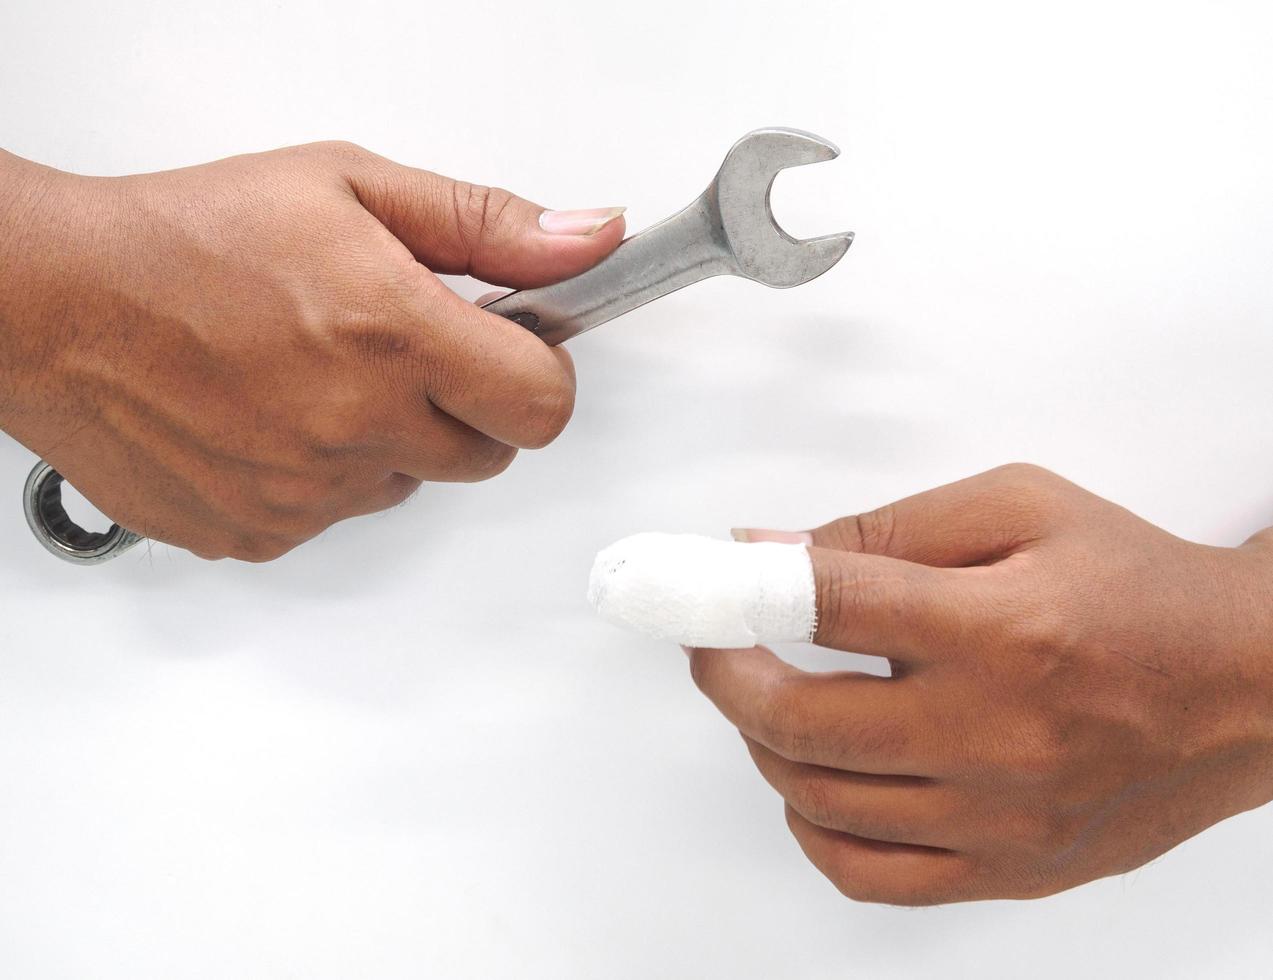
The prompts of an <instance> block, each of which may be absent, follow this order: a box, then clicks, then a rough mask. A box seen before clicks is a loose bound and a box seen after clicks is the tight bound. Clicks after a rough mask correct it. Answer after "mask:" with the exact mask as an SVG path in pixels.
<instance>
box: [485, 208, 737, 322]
mask: <svg viewBox="0 0 1273 980" xmlns="http://www.w3.org/2000/svg"><path fill="white" fill-rule="evenodd" d="M710 194H711V191H708V192H706V193H704V194H703V195H702V196H700V197H699V198H698V200H696V201H695V202H694V203H693V204H691V205H690V206H689V207H687V208H686V209H685V210H684V211H681V212H680V213H679V214H675V215H673V216H672V217H670V218H668V219H667V220H666V221H662V222H660V223H659V224H657V225H654V226H652V227H650V228H647V229H646V230H645V231H642V232H640V233H638V234H636V235H633V236H632V237H631V238H629V239H628V240H627V241H625V242H624V243H623V244H621V245H620V246H619V247H618V248H617V249H615V250H614V252H612V253H611V254H610V255H609V256H607V257H606V258H605V259H604V260H602V261H601V262H599V263H598V264H597V265H595V266H593V267H592V268H591V269H589V270H588V271H587V272H584V273H583V274H581V275H578V276H575V277H574V278H573V279H567V280H565V281H564V282H559V283H556V284H555V285H552V286H544V287H542V288H539V289H523V290H520V291H519V292H516V293H510V294H509V295H508V296H503V297H501V298H499V299H497V300H495V301H494V302H492V303H489V304H487V306H486V309H488V310H490V311H491V312H492V313H498V314H499V315H500V316H503V317H507V318H508V319H510V320H513V321H514V322H516V323H520V324H521V325H522V326H524V327H526V328H527V329H528V330H530V331H532V332H533V333H535V334H536V335H537V336H538V337H540V338H541V339H542V340H543V341H544V343H546V344H549V345H550V346H555V345H556V344H560V343H561V342H562V341H565V340H569V339H570V338H571V337H576V336H578V335H579V334H581V333H583V332H584V331H585V330H591V329H592V328H593V327H596V326H600V325H601V324H603V323H605V322H606V321H608V320H613V319H614V318H615V317H617V316H621V315H622V314H624V313H627V312H629V311H631V310H635V309H636V308H637V307H638V306H644V305H645V304H646V303H649V302H650V301H651V300H656V299H658V298H659V297H660V296H666V295H667V294H668V293H671V292H674V291H675V290H678V289H683V288H684V287H686V286H690V285H693V284H694V283H696V282H699V281H700V280H703V279H708V278H710V277H712V276H720V275H727V274H729V273H731V272H733V271H734V266H733V261H732V257H731V255H730V252H729V247H728V244H727V242H726V241H725V234H724V231H723V229H722V228H721V227H720V222H719V218H718V215H719V212H718V211H717V210H716V208H715V207H713V206H712V201H711V200H710Z"/></svg>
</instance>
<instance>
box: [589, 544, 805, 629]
mask: <svg viewBox="0 0 1273 980" xmlns="http://www.w3.org/2000/svg"><path fill="white" fill-rule="evenodd" d="M588 601H589V602H590V603H592V607H593V608H594V609H595V610H596V611H597V612H598V613H600V614H601V616H602V617H603V618H605V619H608V620H609V621H610V622H612V623H618V624H619V625H621V626H628V627H631V628H632V629H635V630H639V631H640V632H642V633H648V634H649V635H650V636H654V637H657V638H659V639H661V640H675V641H676V642H677V643H682V644H684V645H686V646H695V647H715V648H726V647H751V646H755V645H756V644H757V643H782V642H790V641H807V640H811V639H812V638H813V633H814V629H815V628H816V626H817V615H818V614H817V604H816V599H815V591H814V584H813V562H812V561H811V560H810V559H809V551H808V549H807V548H806V547H805V546H804V545H802V544H775V543H773V542H758V543H756V544H741V543H738V542H735V541H719V540H717V539H715V538H705V537H701V536H699V535H697V534H634V535H632V537H630V538H624V539H623V540H622V541H616V542H615V543H614V544H612V545H610V547H608V548H606V549H605V550H604V551H602V552H601V553H600V554H598V555H597V560H596V562H594V563H593V566H592V576H591V577H590V579H589V581H588Z"/></svg>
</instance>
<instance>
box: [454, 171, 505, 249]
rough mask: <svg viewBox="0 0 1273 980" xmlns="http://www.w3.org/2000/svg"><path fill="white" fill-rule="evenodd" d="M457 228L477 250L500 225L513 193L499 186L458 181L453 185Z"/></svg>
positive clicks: (469, 244) (470, 246) (470, 245)
mask: <svg viewBox="0 0 1273 980" xmlns="http://www.w3.org/2000/svg"><path fill="white" fill-rule="evenodd" d="M452 195H453V205H454V208H455V218H456V227H457V228H458V229H459V230H460V234H461V235H462V236H463V238H464V239H465V241H466V243H467V244H468V246H469V248H470V249H476V248H477V247H478V246H479V245H481V243H482V242H483V241H485V240H487V239H488V238H489V237H490V236H491V235H492V234H493V233H494V231H495V229H496V228H498V227H499V224H500V221H501V218H502V216H503V214H504V210H505V209H506V208H507V207H508V205H509V204H510V203H511V202H512V200H513V195H512V194H510V193H509V192H508V191H506V190H504V189H503V188H500V187H487V186H486V185H484V184H470V183H468V182H466V181H456V182H455V183H454V184H453V185H452Z"/></svg>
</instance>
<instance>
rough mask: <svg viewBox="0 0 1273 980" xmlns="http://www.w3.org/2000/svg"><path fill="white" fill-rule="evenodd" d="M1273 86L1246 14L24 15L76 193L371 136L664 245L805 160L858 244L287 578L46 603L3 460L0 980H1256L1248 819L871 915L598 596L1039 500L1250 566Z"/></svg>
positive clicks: (27, 86) (761, 8)
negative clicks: (767, 163) (937, 500)
mask: <svg viewBox="0 0 1273 980" xmlns="http://www.w3.org/2000/svg"><path fill="white" fill-rule="evenodd" d="M1270 51H1273V14H1270V12H1269V7H1268V4H1267V3H1264V2H1250V3H1238V2H1221V3H1215V2H1209V3H1204V2H1197V3H1188V4H1180V3H1170V2H1154V3H1149V2H1146V3H1129V2H1110V0H1103V2H1085V0H1083V2H1073V0H1072V2H1066V3H1020V2H1004V3H988V2H979V0H974V2H961V3H947V2H928V3H919V2H888V3H885V2H883V0H880V2H875V3H864V2H846V0H828V2H823V3H798V2H787V3H773V2H772V0H764V2H750V0H749V2H739V0H735V2H733V3H729V4H725V3H719V4H718V3H706V2H699V3H696V2H690V0H677V2H662V0H648V2H645V3H639V4H638V3H617V2H598V0H578V2H575V3H569V4H562V5H558V6H556V7H554V6H550V5H542V4H538V5H537V4H532V3H527V2H511V0H509V2H497V0H484V2H483V0H455V2H452V3H438V2H418V0H361V2H356V3H355V2H346V3H340V4H337V3H312V4H304V3H301V2H297V0H283V2H274V3H269V4H255V3H243V2H215V0H207V2H204V3H200V4H191V3H180V2H173V0H118V2H114V3H96V2H89V0H81V2H64V3H58V2H54V0H0V145H3V146H6V147H7V148H8V149H10V150H12V151H14V152H16V153H19V154H22V155H25V156H27V157H31V158H34V159H37V160H40V161H43V162H45V163H48V164H52V165H54V166H58V167H62V168H65V169H70V170H77V171H81V172H86V173H99V174H115V173H128V172H135V171H139V170H154V169H163V168H166V167H172V166H178V165H183V164H190V163H197V162H200V161H203V160H206V159H211V158H215V157H219V156H224V155H228V154H232V153H236V152H241V151H246V150H255V149H265V148H269V147H273V146H278V145H283V144H288V143H296V142H303V141H308V140H314V139H321V138H345V139H350V140H354V141H357V142H360V143H362V144H364V145H366V146H368V147H371V148H373V149H375V150H377V151H379V152H381V153H384V154H386V155H389V156H392V157H395V158H397V159H399V160H402V161H404V162H409V163H412V164H415V165H420V166H426V167H430V168H432V169H436V170H440V171H442V172H444V173H450V174H453V175H456V176H463V177H466V178H468V179H472V180H479V181H484V182H491V183H498V184H501V185H504V186H507V187H510V188H512V189H515V190H516V191H518V192H519V193H522V194H524V195H525V196H528V197H531V198H533V199H535V200H538V201H540V202H541V203H543V204H545V205H549V206H554V207H596V206H607V205H612V204H626V205H628V206H629V207H630V208H631V210H630V213H629V217H630V227H632V228H633V229H636V228H639V227H642V226H644V225H646V224H649V223H651V222H653V221H655V220H657V219H659V218H662V217H664V216H665V215H666V214H668V213H670V212H672V211H673V210H676V209H678V208H680V207H681V206H682V205H684V204H686V203H687V202H688V201H689V200H690V199H691V198H692V197H693V196H694V195H695V194H697V193H698V192H699V191H700V190H701V189H702V187H703V185H704V184H705V183H706V181H707V180H708V179H709V178H710V177H711V175H712V174H713V173H714V172H715V169H716V167H717V165H718V164H719V162H720V159H721V157H722V155H723V154H724V151H725V150H726V148H727V147H728V146H729V144H730V143H731V142H732V141H733V140H734V139H735V138H736V137H737V136H739V135H741V134H742V133H743V132H745V131H747V130H749V129H752V128H755V127H757V126H762V125H772V124H781V125H793V126H798V127H802V128H805V129H810V130H813V131H815V132H818V133H821V134H823V135H826V136H828V137H830V138H831V139H833V140H836V141H838V142H839V143H840V144H841V145H842V147H843V148H844V150H845V154H844V156H843V158H842V159H840V160H839V161H836V162H835V163H831V164H824V165H820V166H818V167H810V168H807V169H806V170H804V171H801V172H793V173H791V174H788V175H786V176H784V177H783V178H782V179H781V180H780V181H779V184H778V187H777V189H776V192H775V207H776V209H777V210H778V212H779V216H780V217H781V218H782V219H783V220H784V222H785V223H786V224H787V226H788V228H789V229H790V230H791V231H792V232H793V233H796V234H801V235H811V234H817V233H822V232H831V231H838V230H842V229H844V228H853V229H855V230H856V231H857V233H858V240H857V243H856V244H855V245H854V247H853V249H852V250H851V251H850V253H849V255H848V257H847V258H846V259H845V260H844V262H843V263H842V264H841V265H840V266H839V267H838V268H836V269H835V270H834V271H833V272H832V273H830V274H829V275H827V276H825V277H824V278H822V279H820V280H818V281H817V282H815V283H813V284H812V285H809V286H806V287H804V288H801V289H797V290H794V291H791V292H778V291H769V290H765V289H764V288H762V287H760V286H757V285H754V284H751V283H746V282H742V281H739V280H728V281H726V280H718V281H714V282H711V283H707V284H704V285H702V286H699V287H696V288H694V289H692V290H690V291H687V292H684V293H681V294H679V295H677V296H675V297H673V298H671V299H667V300H664V301H662V302H660V303H658V304H656V305H654V306H652V307H647V308H646V309H644V310H642V311H640V312H638V313H636V314H633V315H632V316H629V317H627V318H625V319H623V320H620V321H618V322H616V323H613V324H610V325H608V326H606V327H604V328H603V329H601V330H599V331H597V332H596V333H594V334H590V335H588V336H587V337H584V338H581V339H580V340H578V341H576V342H575V343H574V344H573V345H572V350H573V351H574V353H575V355H576V358H577V361H578V366H579V379H580V392H579V403H578V409H577V414H576V419H575V422H574V424H573V425H572V427H571V428H570V429H569V430H568V431H567V433H566V434H565V435H564V436H563V437H562V438H561V439H560V441H559V442H558V443H557V444H556V445H554V446H552V447H550V448H549V449H548V450H545V451H543V452H539V453H531V454H525V455H524V456H523V458H521V459H520V460H519V461H518V463H517V464H516V465H515V466H514V467H513V468H512V469H511V470H510V471H509V472H508V473H507V474H505V475H504V476H502V477H501V478H500V479H498V480H496V481H494V482H492V483H489V484H485V485H481V486H476V487H449V486H437V487H427V488H425V490H424V491H423V492H422V493H421V494H420V495H419V496H418V497H417V498H416V499H414V500H413V501H412V502H411V503H409V504H408V505H407V506H405V507H403V508H400V509H398V510H396V511H394V512H392V513H389V514H386V515H381V516H377V517H372V518H367V519H362V520H358V521H355V522H351V523H349V524H344V525H341V526H338V527H336V528H333V529H332V530H331V531H329V532H328V533H327V534H325V535H324V536H323V537H321V538H320V539H318V540H317V541H315V542H313V543H311V544H309V545H307V546H305V547H303V548H301V549H300V550H299V551H297V552H294V553H293V554H292V555H290V556H288V557H286V558H285V559H283V560H281V561H279V562H276V563H274V564H271V565H266V566H259V567H258V566H244V565H237V564H233V563H227V562H223V563H219V564H212V565H205V564H202V563H200V562H199V561H197V560H195V559H193V558H192V557H190V556H188V555H186V554H183V553H179V552H175V551H173V550H171V549H169V548H166V547H161V546H155V547H154V548H153V549H147V548H144V547H143V548H139V549H137V550H136V551H134V552H133V553H131V554H129V555H128V556H126V557H125V558H123V559H121V560H120V561H118V562H117V563H115V564H113V565H110V566H105V567H101V568H98V569H77V568H72V567H69V566H64V565H62V564H60V563H58V562H56V561H55V560H54V559H52V558H50V557H48V556H47V555H45V553H44V552H43V551H41V550H40V549H39V548H38V546H37V545H36V544H35V542H34V541H33V540H32V539H31V538H30V537H29V535H28V533H27V529H26V527H25V525H24V523H23V521H22V515H21V512H20V509H19V505H18V504H19V501H18V496H19V489H20V485H21V482H22V479H23V477H24V476H25V473H26V471H27V469H28V468H29V466H30V465H31V463H32V461H33V460H32V457H31V456H30V454H29V453H27V452H26V451H25V450H23V449H22V448H21V447H19V446H17V445H15V444H13V443H12V442H8V441H6V442H3V443H0V488H2V487H8V488H9V489H8V490H7V491H4V493H3V494H0V497H2V498H3V499H7V500H8V501H9V505H8V506H6V507H3V508H0V584H2V585H3V597H2V599H0V603H2V606H0V974H3V975H4V976H6V977H15V978H52V977H67V978H71V977H75V978H80V977H88V976H92V977H121V978H125V977H126V978H149V977H163V978H170V977H183V978H185V977H200V978H202V977H207V978H226V977H320V978H327V977H331V978H336V977H342V978H343V977H377V978H379V977H384V978H399V977H426V976H427V977H494V976H517V977H616V978H627V977H632V978H638V977H640V978H645V977H655V976H686V977H690V976H697V977H731V978H732V977H738V978H753V977H754V978H775V977H783V978H787V977H790V978H818V977H837V978H839V977H846V976H858V977H868V978H893V977H925V976H953V977H959V976H969V977H974V976H975V977H986V976H991V977H1019V976H1026V975H1033V976H1046V977H1052V976H1055V977H1069V976H1072V975H1076V974H1079V975H1088V976H1129V975H1144V976H1157V977H1199V976H1208V977H1256V976H1268V973H1269V969H1270V966H1269V960H1270V957H1271V956H1273V925H1271V923H1273V809H1269V808H1266V809H1265V810H1263V811H1258V812H1256V813H1253V814H1248V815H1245V816H1242V817H1238V818H1235V819H1233V820H1230V821H1228V822H1226V823H1224V824H1222V825H1221V826H1218V827H1216V828H1214V829H1213V830H1211V831H1209V832H1207V833H1205V834H1203V835H1202V836H1201V837H1199V838H1197V839H1195V840H1193V841H1190V842H1188V843H1187V844H1185V845H1184V846H1182V847H1180V848H1178V849H1177V850H1175V851H1174V852H1172V853H1170V854H1168V855H1167V856H1166V857H1164V858H1162V859H1160V860H1159V861H1158V862H1156V863H1154V864H1153V865H1152V866H1150V867H1148V868H1145V869H1143V870H1141V871H1139V872H1137V873H1135V874H1132V875H1129V876H1126V877H1123V878H1118V879H1113V880H1107V881H1103V882H1099V883H1096V884H1093V885H1090V886H1087V887H1085V888H1082V889H1079V890H1077V891H1074V892H1071V893H1069V894H1066V895H1062V896H1059V897H1056V898H1053V899H1049V900H1045V901H1039V902H1033V903H1025V904H1017V903H989V904H979V905H970V906H954V907H948V908H939V909H931V910H920V911H905V910H899V909H890V908H880V907H868V906H860V905H854V904H851V903H849V902H848V901H846V900H844V899H842V898H841V897H840V896H839V895H838V894H837V893H836V891H835V890H834V889H833V888H832V887H831V886H830V885H829V884H828V883H827V882H826V881H824V880H823V879H822V878H821V877H820V876H819V874H818V873H817V872H816V871H815V870H814V869H813V868H812V867H811V866H809V865H808V864H807V863H806V862H805V860H804V859H803V857H802V856H801V855H800V853H799V851H798V849H797V847H796V845H795V843H794V841H793V840H791V839H790V837H789V836H788V833H787V830H786V828H785V826H784V824H783V820H782V813H781V807H780V805H779V801H778V800H777V798H776V797H775V796H774V795H773V794H772V793H771V791H770V790H769V789H768V788H767V787H766V786H765V785H764V784H763V783H762V781H761V779H760V777H759V776H758V775H757V774H756V773H755V771H754V770H753V769H752V767H751V765H750V763H749V761H748V759H747V757H746V753H745V752H744V750H743V747H742V745H741V743H740V742H739V740H738V738H737V735H736V734H735V733H734V732H732V731H731V730H730V729H729V727H728V726H727V725H726V724H725V723H724V722H723V721H722V720H721V719H720V717H719V716H718V715H717V714H716V713H715V711H714V710H713V709H712V708H711V706H710V705H709V704H708V703H707V702H706V701H705V700H703V699H702V698H701V697H700V696H699V695H698V693H697V692H696V691H695V690H694V689H693V687H692V685H691V683H690V681H689V678H688V676H687V671H686V664H685V660H684V657H683V656H682V654H681V653H680V651H679V650H677V649H676V648H674V647H665V646H663V645H660V644H657V643H653V642H649V641H646V640H643V639H641V638H637V637H633V636H629V635H626V634H624V633H622V632H620V631H618V630H617V629H614V628H612V627H609V626H607V625H605V624H603V623H601V622H599V621H597V620H595V619H594V618H593V616H592V615H591V613H590V612H589V610H588V609H587V608H586V605H585V603H584V600H583V591H584V585H585V580H586V577H587V571H588V567H589V565H590V563H591V559H592V555H593V553H594V552H595V551H596V550H597V549H598V548H599V547H601V546H603V545H605V544H607V543H609V542H610V541H611V540H613V539H614V538H616V537H619V536H621V535H623V534H626V533H630V532H634V531H639V530H654V529H660V530H693V531H699V532H704V533H714V534H724V533H725V532H726V529H727V528H728V527H730V526H731V525H737V524H753V525H760V526H778V527H784V526H795V527H802V526H806V525H808V524H811V523H815V522H820V521H822V520H825V519H827V518H830V517H832V516H835V515H837V514H841V513H849V512H853V511H856V510H861V509H865V508H870V507H873V506H876V505H878V504H881V503H883V502H885V501H887V500H890V499H893V498H896V497H898V496H901V495H904V494H907V493H910V492H913V491H916V490H920V489H923V488H926V487H929V486H933V485H936V484H938V483H941V482H945V481H947V480H950V479H953V478H957V477H960V476H964V475H967V474H971V473H974V472H977V471H979V470H982V469H985V468H988V467H991V466H993V465H996V464H999V463H1003V462H1007V461H1010V460H1014V459H1022V460H1030V461H1034V462H1038V463H1041V464H1044V465H1047V466H1050V467H1052V468H1054V469H1057V470H1059V471H1060V472H1062V473H1064V474H1066V475H1068V476H1069V477H1071V478H1072V479H1075V480H1077V481H1079V482H1080V483H1083V484H1084V485H1086V486H1088V487H1090V488H1091V489H1093V490H1095V491H1097V492H1099V493H1102V494H1104V495H1106V496H1109V497H1111V498H1113V499H1115V500H1117V501H1119V502H1121V503H1123V504H1125V505H1127V506H1129V507H1131V508H1132V509H1134V510H1136V511H1138V512H1139V513H1141V514H1143V515H1145V516H1146V517H1148V518H1150V519H1152V520H1154V521H1156V522H1158V523H1160V524H1162V525H1164V526H1165V527H1167V528H1169V529H1170V530H1172V531H1174V532H1176V533H1178V534H1181V535H1184V536H1187V537H1192V538H1195V539H1198V540H1202V541H1207V542H1212V543H1217V544H1219V543H1236V542H1238V541H1240V540H1241V539H1242V538H1243V537H1245V536H1246V535H1247V534H1248V533H1250V532H1252V531H1254V530H1256V529H1257V528H1259V527H1261V526H1263V525H1266V524H1269V523H1273V390H1270V389H1271V388H1273V385H1271V384H1270V378H1271V377H1273V246H1271V245H1270V242H1273V180H1271V179H1270V176H1271V175H1273V57H1270ZM0 274H2V272H0ZM459 288H462V289H464V290H466V294H467V295H476V294H477V292H478V291H479V288H478V287H476V286H475V285H473V284H466V285H460V286H459ZM1215 639H1216V641H1217V642H1223V637H1217V638H1215ZM831 659H832V658H823V659H822V660H821V661H820V662H823V663H825V662H829V661H830V660H831ZM837 662H839V661H837Z"/></svg>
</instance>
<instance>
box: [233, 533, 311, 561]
mask: <svg viewBox="0 0 1273 980" xmlns="http://www.w3.org/2000/svg"><path fill="white" fill-rule="evenodd" d="M297 544H299V542H293V541H290V540H287V539H285V538H282V537H280V536H278V535H257V536H250V537H245V538H240V539H239V540H237V541H236V542H235V543H234V544H233V545H232V546H231V547H230V549H228V551H227V554H228V555H229V557H231V558H234V559H235V560H237V561H245V562H250V563H252V564H258V565H259V564H262V563H264V562H269V561H274V560H275V559H278V558H281V557H283V555H285V554H287V553H288V552H289V551H291V550H292V549H293V548H294V547H295V546H296V545H297Z"/></svg>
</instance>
